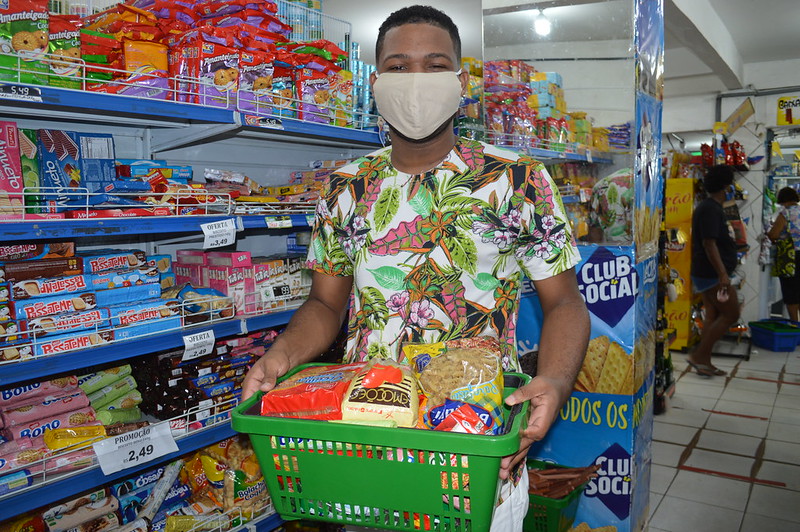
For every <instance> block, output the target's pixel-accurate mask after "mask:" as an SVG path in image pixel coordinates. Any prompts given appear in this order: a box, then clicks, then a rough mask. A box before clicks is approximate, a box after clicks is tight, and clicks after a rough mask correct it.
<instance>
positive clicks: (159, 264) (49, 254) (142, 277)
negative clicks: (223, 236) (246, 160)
mask: <svg viewBox="0 0 800 532" xmlns="http://www.w3.org/2000/svg"><path fill="white" fill-rule="evenodd" d="M174 281H175V280H174V275H173V274H172V266H171V259H170V257H169V256H168V255H152V256H147V255H145V253H144V252H143V251H141V250H137V249H131V250H116V249H107V250H93V251H87V252H75V246H74V245H73V244H72V243H71V242H62V243H50V244H21V245H15V246H3V247H0V324H1V325H0V329H2V330H3V331H4V336H2V337H0V341H1V342H2V344H0V356H1V357H2V360H13V359H19V358H28V357H31V356H40V355H52V354H57V353H62V352H66V351H71V350H74V349H84V348H88V347H93V346H98V345H103V344H107V343H109V342H111V341H113V340H124V339H128V338H133V337H137V336H142V335H146V334H151V333H154V332H159V331H162V330H169V329H177V328H180V327H181V326H182V325H183V317H182V311H183V310H184V307H185V305H183V304H182V303H183V300H182V299H180V295H176V297H164V298H162V297H161V296H162V285H163V286H164V287H170V286H171V285H173V284H174ZM133 302H135V303H133Z"/></svg>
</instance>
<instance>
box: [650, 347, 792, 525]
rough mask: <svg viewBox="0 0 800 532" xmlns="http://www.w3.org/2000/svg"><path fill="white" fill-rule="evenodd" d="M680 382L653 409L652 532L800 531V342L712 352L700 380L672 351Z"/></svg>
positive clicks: (681, 356) (684, 359) (683, 360)
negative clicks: (715, 369) (718, 372)
mask: <svg viewBox="0 0 800 532" xmlns="http://www.w3.org/2000/svg"><path fill="white" fill-rule="evenodd" d="M672 358H673V363H674V366H675V375H676V377H677V385H676V391H675V395H674V396H673V398H672V399H671V401H670V403H669V408H668V410H667V412H666V413H664V414H662V415H659V416H656V417H655V426H654V429H653V433H654V434H653V471H652V481H651V484H650V491H651V494H650V512H651V518H650V527H649V529H648V530H649V532H662V531H669V532H697V531H702V532H771V531H776V532H777V531H781V532H783V531H786V530H800V350H796V351H794V352H793V353H775V352H772V351H768V350H765V349H761V348H756V347H753V352H752V354H751V357H750V360H749V361H745V360H743V359H739V358H733V357H714V360H713V362H714V364H715V365H717V366H719V367H721V368H723V369H725V370H727V371H728V372H729V373H728V377H727V378H720V377H717V378H713V379H702V378H700V377H699V376H698V375H697V374H696V373H694V372H691V373H689V372H687V371H686V366H687V364H686V355H684V354H681V353H673V355H672Z"/></svg>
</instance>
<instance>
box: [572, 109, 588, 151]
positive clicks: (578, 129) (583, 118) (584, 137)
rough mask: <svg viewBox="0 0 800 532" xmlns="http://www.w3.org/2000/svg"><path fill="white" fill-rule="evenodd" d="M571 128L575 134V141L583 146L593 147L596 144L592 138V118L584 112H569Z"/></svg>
mask: <svg viewBox="0 0 800 532" xmlns="http://www.w3.org/2000/svg"><path fill="white" fill-rule="evenodd" d="M569 116H570V119H571V125H572V127H571V129H572V131H573V132H574V134H575V142H577V143H578V144H580V145H581V146H584V147H587V148H591V147H592V146H593V145H594V140H593V138H592V118H591V117H589V116H588V115H587V113H584V112H576V111H573V112H571V113H570V114H569Z"/></svg>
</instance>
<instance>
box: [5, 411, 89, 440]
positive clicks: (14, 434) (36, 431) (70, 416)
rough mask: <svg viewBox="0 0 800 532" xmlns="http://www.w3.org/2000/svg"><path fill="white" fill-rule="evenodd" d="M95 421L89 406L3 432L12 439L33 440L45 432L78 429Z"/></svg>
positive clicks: (9, 428) (8, 428) (6, 429)
mask: <svg viewBox="0 0 800 532" xmlns="http://www.w3.org/2000/svg"><path fill="white" fill-rule="evenodd" d="M96 421H97V420H96V418H95V414H94V409H93V408H92V407H91V406H86V407H84V408H80V409H78V410H74V411H72V412H66V413H64V414H59V415H57V416H48V417H45V418H42V419H38V420H36V421H31V422H29V423H23V424H20V425H15V426H14V427H6V428H5V429H3V430H4V431H5V434H6V435H7V436H10V437H11V438H12V439H17V438H35V437H37V436H42V435H44V433H45V432H47V431H48V430H51V429H57V428H60V427H80V426H83V425H88V424H90V423H95V422H96Z"/></svg>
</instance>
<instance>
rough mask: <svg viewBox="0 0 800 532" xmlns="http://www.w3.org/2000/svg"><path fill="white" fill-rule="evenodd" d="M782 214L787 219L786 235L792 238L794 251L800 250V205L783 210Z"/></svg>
mask: <svg viewBox="0 0 800 532" xmlns="http://www.w3.org/2000/svg"><path fill="white" fill-rule="evenodd" d="M781 214H783V217H784V218H785V219H786V228H785V229H784V230H783V231H784V233H785V234H788V235H789V236H791V237H792V241H793V242H794V249H795V250H800V205H797V204H794V205H789V206H788V207H783V208H781Z"/></svg>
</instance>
